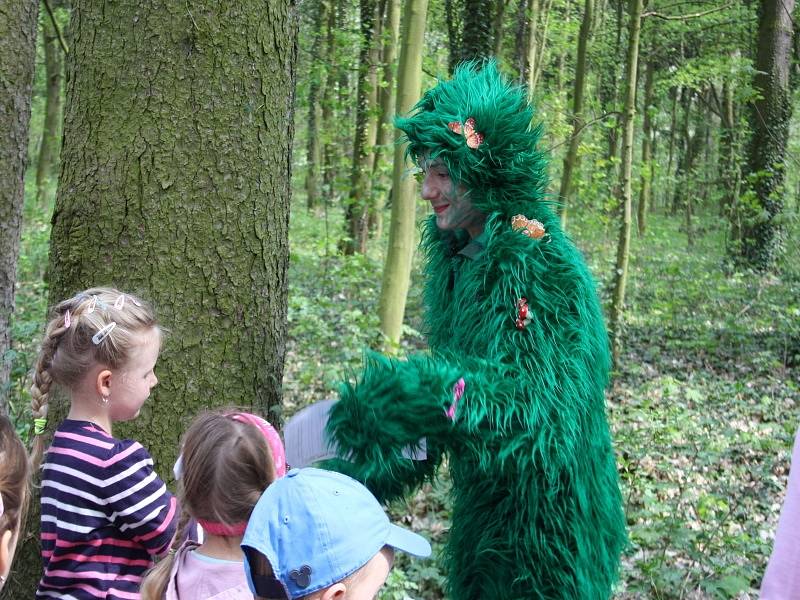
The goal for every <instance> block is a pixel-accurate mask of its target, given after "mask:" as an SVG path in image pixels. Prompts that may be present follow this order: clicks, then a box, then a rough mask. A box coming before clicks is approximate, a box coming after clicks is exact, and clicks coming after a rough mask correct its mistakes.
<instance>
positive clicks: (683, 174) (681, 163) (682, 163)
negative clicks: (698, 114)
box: [670, 88, 694, 216]
mask: <svg viewBox="0 0 800 600" xmlns="http://www.w3.org/2000/svg"><path fill="white" fill-rule="evenodd" d="M693 96H694V92H692V91H691V90H690V89H689V88H683V90H681V104H682V105H683V124H682V126H681V128H680V131H679V133H680V135H681V137H680V141H679V143H678V160H677V161H676V165H675V183H676V185H675V189H674V191H673V194H672V207H671V209H670V214H671V215H673V216H674V215H677V214H678V211H679V210H680V209H681V207H682V206H683V204H684V202H685V200H686V194H687V193H688V190H687V189H686V186H687V185H688V173H689V169H691V167H692V164H691V163H692V154H691V147H692V144H691V141H692V140H691V132H690V131H689V121H690V119H691V113H692V98H693Z"/></svg>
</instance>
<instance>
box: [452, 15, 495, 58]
mask: <svg viewBox="0 0 800 600" xmlns="http://www.w3.org/2000/svg"><path fill="white" fill-rule="evenodd" d="M502 1H503V0H463V3H462V5H463V16H462V22H463V24H464V29H463V31H462V33H461V56H460V61H465V60H480V59H483V58H487V57H490V56H492V53H493V52H494V39H493V38H494V36H493V33H494V31H493V30H492V24H493V23H494V16H495V2H502Z"/></svg>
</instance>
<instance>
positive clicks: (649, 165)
mask: <svg viewBox="0 0 800 600" xmlns="http://www.w3.org/2000/svg"><path fill="white" fill-rule="evenodd" d="M654 73H655V63H654V62H653V61H652V60H650V61H647V66H646V67H645V75H644V111H643V112H644V119H643V122H642V130H643V131H642V133H643V137H642V173H641V189H640V190H639V207H638V210H637V213H636V215H637V224H638V230H639V235H644V234H645V231H647V212H648V211H647V209H648V206H649V205H650V190H651V189H652V183H653V112H654V108H655V107H653V106H652V104H653V75H654Z"/></svg>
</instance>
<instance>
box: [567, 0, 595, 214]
mask: <svg viewBox="0 0 800 600" xmlns="http://www.w3.org/2000/svg"><path fill="white" fill-rule="evenodd" d="M593 20H594V0H584V8H583V21H582V22H581V29H580V32H579V34H578V57H577V60H576V61H575V87H574V89H573V92H572V136H571V137H570V139H569V148H568V149H567V154H566V155H565V156H564V168H563V170H562V173H561V189H560V190H559V193H558V196H559V199H560V200H561V227H562V229H566V226H567V210H568V207H569V201H570V192H571V189H572V173H573V171H577V170H578V164H579V163H578V161H579V158H578V146H579V144H580V141H581V132H582V130H583V127H584V120H583V94H584V91H585V90H586V70H587V56H588V48H589V40H590V37H591V35H592V22H593Z"/></svg>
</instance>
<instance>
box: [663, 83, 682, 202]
mask: <svg viewBox="0 0 800 600" xmlns="http://www.w3.org/2000/svg"><path fill="white" fill-rule="evenodd" d="M669 94H670V98H672V108H671V109H670V116H669V150H668V151H667V170H666V173H667V176H668V181H667V185H666V186H664V187H665V190H664V192H663V193H662V195H663V197H664V207H665V208H666V206H667V203H668V202H669V198H671V197H672V192H673V187H674V183H673V178H672V163H673V162H674V160H675V134H676V132H677V130H678V97H679V96H680V95H681V94H682V92H681V89H680V88H679V87H671V88H670V90H669Z"/></svg>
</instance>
